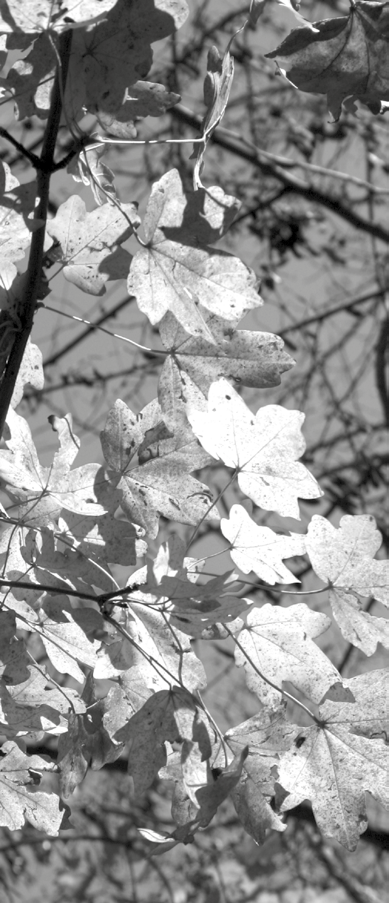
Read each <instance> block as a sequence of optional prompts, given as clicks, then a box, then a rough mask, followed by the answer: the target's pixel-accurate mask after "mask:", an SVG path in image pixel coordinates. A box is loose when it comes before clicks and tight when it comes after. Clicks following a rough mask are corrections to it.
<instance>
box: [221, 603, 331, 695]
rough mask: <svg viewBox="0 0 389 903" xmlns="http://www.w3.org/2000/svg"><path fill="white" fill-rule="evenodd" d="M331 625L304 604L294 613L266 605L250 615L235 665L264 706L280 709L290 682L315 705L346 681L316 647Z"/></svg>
mask: <svg viewBox="0 0 389 903" xmlns="http://www.w3.org/2000/svg"><path fill="white" fill-rule="evenodd" d="M330 623H331V622H330V620H329V618H327V617H326V615H323V614H320V613H319V612H316V611H311V610H310V609H309V608H308V606H307V605H304V604H303V603H299V604H297V605H292V606H290V607H289V608H279V607H273V606H272V605H269V604H268V603H266V604H265V605H263V606H262V608H260V609H259V610H257V609H254V610H252V611H251V612H249V614H248V616H247V623H246V626H245V627H244V628H243V630H242V632H241V633H240V635H239V643H238V645H237V646H236V649H235V661H236V664H237V665H238V667H242V666H243V667H244V669H245V676H246V681H247V686H248V687H249V689H250V690H252V691H253V692H254V693H256V694H257V696H258V697H259V699H260V700H261V702H262V703H263V704H266V705H267V706H276V707H277V706H278V705H279V703H280V690H281V686H282V682H283V681H290V682H291V683H292V684H293V686H294V687H296V689H297V690H299V691H300V692H302V693H304V695H305V696H308V697H310V699H313V700H314V701H315V702H320V701H321V700H322V698H323V696H324V694H325V693H326V692H327V690H329V688H330V687H331V686H333V685H334V684H338V683H340V682H341V677H340V674H339V672H338V671H337V669H336V668H335V666H334V665H332V664H331V662H330V661H329V659H328V658H327V656H326V655H325V654H324V652H322V651H321V649H319V648H318V646H316V644H315V643H314V642H313V639H314V638H315V637H317V636H320V635H321V634H322V633H323V632H324V631H325V630H327V628H328V627H329V625H330ZM264 678H265V679H264ZM266 679H267V680H269V681H271V683H272V685H273V686H270V685H269V684H268V683H266ZM274 685H276V687H279V688H280V690H277V689H276V688H275V686H274Z"/></svg>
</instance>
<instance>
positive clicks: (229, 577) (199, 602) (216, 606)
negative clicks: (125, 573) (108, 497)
mask: <svg viewBox="0 0 389 903" xmlns="http://www.w3.org/2000/svg"><path fill="white" fill-rule="evenodd" d="M184 548H185V546H184V543H183V541H182V540H181V539H180V538H179V537H178V536H177V535H175V534H173V535H172V536H171V537H170V539H169V542H168V543H163V544H162V545H161V546H160V548H159V550H158V552H157V555H156V557H155V560H154V561H153V562H152V561H151V560H149V561H148V564H147V567H146V568H141V569H140V570H139V571H136V573H135V574H132V576H131V583H132V581H135V583H136V584H137V588H136V592H135V596H134V597H133V598H135V599H136V601H137V602H139V603H144V604H145V605H149V606H150V605H152V606H153V607H154V608H155V609H156V610H159V611H160V612H163V613H164V616H165V617H166V619H167V621H168V623H169V624H171V625H172V627H174V628H176V627H178V628H179V630H180V631H182V632H183V633H187V634H188V635H189V636H191V637H201V638H202V639H222V638H225V637H226V636H227V631H224V632H223V624H224V623H228V625H229V630H230V631H232V632H236V631H237V630H239V629H240V628H241V626H242V621H241V620H240V619H238V620H236V619H237V615H239V614H240V613H241V612H243V611H246V610H247V608H248V607H249V606H250V605H251V603H250V602H249V601H248V600H247V599H241V598H239V596H237V595H236V593H237V585H236V574H234V573H232V572H231V571H228V572H227V573H225V574H223V575H220V576H218V577H214V578H212V579H211V580H208V581H207V583H205V584H201V585H198V584H197V580H198V578H199V576H200V570H201V567H199V564H198V562H197V561H196V559H194V558H193V559H192V558H184Z"/></svg>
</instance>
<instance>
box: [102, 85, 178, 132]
mask: <svg viewBox="0 0 389 903" xmlns="http://www.w3.org/2000/svg"><path fill="white" fill-rule="evenodd" d="M179 100H181V98H180V95H179V94H174V92H173V91H168V90H167V88H165V86H164V85H159V84H156V83H155V82H145V81H137V82H135V84H133V85H131V87H130V88H128V89H127V91H126V95H125V99H124V102H123V103H122V105H121V107H119V109H118V110H115V111H114V113H106V112H105V111H104V110H101V111H100V110H98V111H97V113H96V115H97V120H98V122H99V123H100V125H101V126H102V128H103V129H105V130H106V131H107V132H108V133H109V134H110V135H115V137H116V138H135V137H136V128H135V122H134V120H136V119H139V118H143V117H144V116H162V115H163V114H164V113H166V110H169V109H170V107H172V106H174V104H176V103H178V101H179Z"/></svg>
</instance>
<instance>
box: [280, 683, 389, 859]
mask: <svg viewBox="0 0 389 903" xmlns="http://www.w3.org/2000/svg"><path fill="white" fill-rule="evenodd" d="M345 684H346V685H347V687H348V688H349V690H350V691H351V693H352V695H353V698H354V702H337V701H336V700H335V701H332V700H327V701H326V702H325V703H324V705H322V706H321V707H320V708H319V713H318V716H317V723H316V724H315V725H314V726H312V727H307V728H303V729H302V730H300V732H299V735H298V737H297V738H296V740H295V741H294V744H293V748H292V749H291V750H289V751H287V752H285V753H284V754H282V756H281V762H280V764H279V766H278V779H277V780H278V781H279V783H280V784H281V785H282V787H283V788H284V789H285V790H286V791H287V793H288V795H287V796H286V798H285V800H284V802H283V804H282V806H281V810H282V811H286V810H288V809H291V808H293V807H294V806H296V805H298V804H299V803H301V802H302V800H305V799H309V800H311V801H312V808H313V812H314V815H315V818H316V821H317V823H318V825H319V827H320V828H321V829H322V830H323V832H324V833H325V834H326V835H327V836H329V837H334V838H336V840H338V841H339V842H340V843H342V844H344V846H346V847H347V848H348V849H349V850H355V848H356V846H357V843H358V839H359V835H360V834H361V833H362V832H363V831H365V830H366V828H367V817H366V804H365V792H366V791H368V792H369V793H371V795H372V796H373V797H374V798H375V799H378V800H379V801H380V803H381V804H382V805H384V806H389V747H388V744H387V728H388V725H387V701H388V690H389V674H388V672H387V671H372V672H370V673H369V674H361V675H359V676H358V677H353V678H351V679H350V680H347V681H345Z"/></svg>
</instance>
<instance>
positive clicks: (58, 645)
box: [33, 592, 104, 683]
mask: <svg viewBox="0 0 389 903" xmlns="http://www.w3.org/2000/svg"><path fill="white" fill-rule="evenodd" d="M33 626H35V630H36V632H37V633H39V634H40V636H41V639H42V642H43V645H44V647H45V650H46V653H47V655H48V657H49V659H50V661H51V662H52V664H53V665H54V667H55V668H56V669H57V671H59V672H60V673H61V674H69V675H70V676H71V677H74V679H75V680H77V681H79V683H83V682H84V680H85V674H84V672H83V671H82V670H81V668H80V667H79V666H78V664H77V663H78V662H82V663H83V664H85V665H87V666H88V667H89V668H93V667H94V666H95V665H96V663H97V660H98V659H97V653H98V650H99V649H100V646H101V638H100V639H99V640H96V639H94V638H93V637H94V634H95V633H97V632H99V634H100V636H101V635H102V634H103V632H104V621H103V619H102V617H101V615H100V614H99V612H97V611H96V610H95V609H93V608H80V609H72V607H71V605H70V603H69V601H68V600H67V599H66V597H65V598H64V597H63V596H55V595H54V592H53V595H48V594H46V596H45V600H44V602H43V603H42V607H41V609H40V611H39V614H38V623H37V624H35V625H33Z"/></svg>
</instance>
